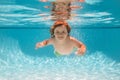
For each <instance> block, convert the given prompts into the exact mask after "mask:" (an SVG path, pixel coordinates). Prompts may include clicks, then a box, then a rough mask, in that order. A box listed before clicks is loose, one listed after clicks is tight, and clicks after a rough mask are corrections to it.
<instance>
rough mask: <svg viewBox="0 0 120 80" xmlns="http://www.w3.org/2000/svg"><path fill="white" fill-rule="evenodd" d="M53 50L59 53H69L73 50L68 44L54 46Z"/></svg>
mask: <svg viewBox="0 0 120 80" xmlns="http://www.w3.org/2000/svg"><path fill="white" fill-rule="evenodd" d="M54 48H55V50H57V51H59V52H61V53H71V52H72V50H73V45H72V44H70V43H67V44H64V45H58V44H55V45H54Z"/></svg>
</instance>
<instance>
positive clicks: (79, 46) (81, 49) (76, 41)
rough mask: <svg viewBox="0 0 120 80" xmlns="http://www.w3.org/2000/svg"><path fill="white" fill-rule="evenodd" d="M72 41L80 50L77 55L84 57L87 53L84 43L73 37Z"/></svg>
mask: <svg viewBox="0 0 120 80" xmlns="http://www.w3.org/2000/svg"><path fill="white" fill-rule="evenodd" d="M71 39H72V41H73V45H74V46H75V47H77V48H78V50H77V51H76V54H80V55H83V54H84V53H85V51H86V46H85V45H84V44H83V43H82V42H80V41H78V40H76V39H75V38H72V37H71Z"/></svg>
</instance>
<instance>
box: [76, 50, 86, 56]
mask: <svg viewBox="0 0 120 80" xmlns="http://www.w3.org/2000/svg"><path fill="white" fill-rule="evenodd" d="M85 51H86V49H85V48H78V50H77V51H76V52H75V54H76V55H83V54H84V53H85Z"/></svg>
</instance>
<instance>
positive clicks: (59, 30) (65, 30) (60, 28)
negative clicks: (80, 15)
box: [50, 21, 71, 38]
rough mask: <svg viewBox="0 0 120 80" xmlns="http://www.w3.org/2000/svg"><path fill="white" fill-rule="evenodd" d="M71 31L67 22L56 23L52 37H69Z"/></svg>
mask: <svg viewBox="0 0 120 80" xmlns="http://www.w3.org/2000/svg"><path fill="white" fill-rule="evenodd" d="M70 30H71V28H70V26H69V25H68V23H66V22H65V21H56V22H55V23H54V25H53V26H52V27H51V29H50V33H51V37H52V38H53V37H56V36H58V37H60V36H61V35H63V36H64V35H65V36H66V35H67V36H69V33H70Z"/></svg>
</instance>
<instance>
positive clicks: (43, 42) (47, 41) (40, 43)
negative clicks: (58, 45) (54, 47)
mask: <svg viewBox="0 0 120 80" xmlns="http://www.w3.org/2000/svg"><path fill="white" fill-rule="evenodd" d="M49 44H52V39H48V40H44V41H42V42H38V43H37V44H36V49H38V48H40V47H44V46H46V45H49Z"/></svg>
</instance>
